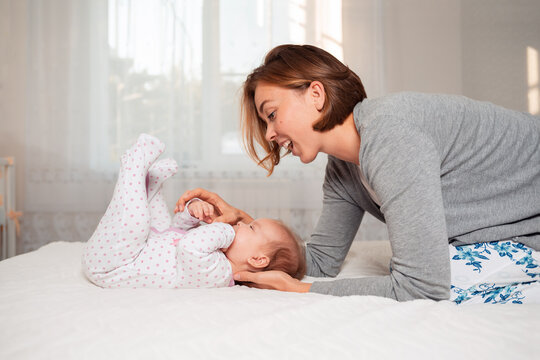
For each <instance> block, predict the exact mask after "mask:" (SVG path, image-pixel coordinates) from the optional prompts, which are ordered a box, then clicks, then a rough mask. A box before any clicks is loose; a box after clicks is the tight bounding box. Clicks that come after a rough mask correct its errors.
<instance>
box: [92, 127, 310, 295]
mask: <svg viewBox="0 0 540 360" xmlns="http://www.w3.org/2000/svg"><path fill="white" fill-rule="evenodd" d="M163 149H164V145H163V143H162V142H161V141H159V140H158V139H156V138H154V137H151V136H150V135H146V134H142V135H141V136H140V137H139V139H138V140H137V142H136V144H135V145H133V147H131V148H130V149H128V150H127V151H126V153H125V154H124V155H123V156H122V159H121V167H120V172H119V175H118V182H117V184H116V187H115V189H114V194H113V198H112V200H111V203H110V204H109V206H108V208H107V210H106V212H105V215H104V216H103V218H102V219H101V221H100V222H99V224H98V227H97V229H96V230H95V232H94V234H93V235H92V237H91V238H90V239H89V240H88V242H87V243H86V246H85V249H84V254H83V259H82V263H83V270H84V272H85V274H86V276H87V277H88V279H90V281H92V282H93V283H94V284H96V285H98V286H101V287H104V288H124V287H132V288H175V289H180V288H209V287H223V286H232V285H234V280H233V274H234V273H236V272H238V271H244V270H248V271H263V270H281V271H284V272H286V273H288V274H289V275H291V276H293V277H295V278H297V279H301V278H302V277H303V276H304V274H305V268H306V265H305V255H304V248H303V245H302V243H301V240H300V239H299V238H298V236H296V235H295V234H294V233H293V232H292V231H291V230H290V229H289V228H288V227H286V226H285V225H284V224H283V223H281V222H280V221H277V220H272V219H263V218H261V219H256V220H254V221H253V222H251V223H249V224H244V223H242V222H240V223H238V224H236V225H234V226H231V225H229V224H225V223H212V224H208V225H206V224H202V223H201V221H207V222H208V221H211V220H212V219H213V218H215V216H214V208H213V207H212V205H211V204H209V203H207V202H204V201H202V200H198V199H193V200H192V201H190V202H189V203H188V205H187V206H186V208H185V209H184V211H183V212H181V213H177V214H176V215H175V216H174V218H173V219H171V217H170V215H169V211H168V210H167V206H166V204H165V200H164V198H163V194H162V191H161V188H162V185H163V182H164V181H165V180H166V179H167V178H169V177H170V176H172V175H173V174H175V173H176V171H177V169H178V166H177V165H176V162H175V161H174V160H172V159H164V160H161V161H157V162H156V159H157V158H158V157H159V155H160V154H161V153H162V152H163Z"/></svg>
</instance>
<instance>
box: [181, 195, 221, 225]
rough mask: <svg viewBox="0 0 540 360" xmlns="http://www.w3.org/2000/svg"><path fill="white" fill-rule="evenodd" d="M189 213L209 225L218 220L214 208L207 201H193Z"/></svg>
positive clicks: (189, 206)
mask: <svg viewBox="0 0 540 360" xmlns="http://www.w3.org/2000/svg"><path fill="white" fill-rule="evenodd" d="M188 211H189V214H190V215H191V216H193V217H196V218H197V219H199V220H200V221H204V222H207V223H210V222H212V220H213V219H215V218H216V215H215V214H214V206H213V205H212V204H210V203H207V202H206V201H202V200H196V201H192V202H191V203H190V204H189V205H188Z"/></svg>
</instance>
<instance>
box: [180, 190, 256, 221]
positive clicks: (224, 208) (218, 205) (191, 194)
mask: <svg viewBox="0 0 540 360" xmlns="http://www.w3.org/2000/svg"><path fill="white" fill-rule="evenodd" d="M193 198H199V199H201V200H203V201H206V202H208V203H210V204H212V205H213V206H214V208H215V210H217V213H218V214H217V217H216V218H214V219H213V220H212V222H224V223H228V224H231V225H235V224H236V223H237V222H239V221H244V222H245V223H250V222H252V221H253V218H252V217H251V216H249V215H248V214H247V213H245V212H244V211H242V210H240V209H237V208H235V207H233V206H231V205H229V204H228V203H226V202H225V200H223V199H222V198H221V197H220V196H219V195H218V194H216V193H213V192H210V191H208V190H205V189H201V188H197V189H193V190H188V191H186V192H185V193H184V194H182V196H180V199H178V201H177V202H176V208H175V209H174V212H175V213H177V212H179V211H184V207H185V206H186V203H187V202H188V201H189V200H191V199H193Z"/></svg>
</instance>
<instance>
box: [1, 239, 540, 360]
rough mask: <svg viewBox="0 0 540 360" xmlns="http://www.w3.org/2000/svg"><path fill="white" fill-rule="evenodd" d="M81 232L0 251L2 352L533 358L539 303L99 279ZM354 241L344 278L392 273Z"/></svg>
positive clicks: (382, 257)
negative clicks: (0, 254) (87, 273)
mask: <svg viewBox="0 0 540 360" xmlns="http://www.w3.org/2000/svg"><path fill="white" fill-rule="evenodd" d="M82 246H83V244H82V243H61V242H57V243H52V244H49V245H47V246H45V247H43V248H41V249H40V250H38V251H34V252H31V253H28V254H25V255H20V256H16V257H14V258H11V259H8V260H5V261H2V262H0V359H236V358H240V359H287V358H290V359H407V358H411V359H412V358H415V359H418V358H420V359H422V358H425V359H460V358H465V359H472V358H474V359H509V358H512V359H538V358H540V305H471V306H457V305H454V304H453V303H450V302H435V301H428V300H417V301H411V302H405V303H399V302H396V301H393V300H389V299H384V298H378V297H370V296H364V297H362V296H350V297H341V298H340V297H333V296H329V295H320V294H296V293H285V292H278V291H271V290H259V289H251V288H247V287H242V286H234V287H231V288H220V289H209V290H145V289H136V290H133V289H119V290H105V289H101V288H98V287H96V286H94V285H92V284H91V283H90V282H88V281H87V280H86V279H85V278H84V276H83V274H82V273H81V266H80V257H81V252H82ZM389 257H390V248H389V245H388V243H387V242H379V241H373V242H355V243H354V245H353V247H352V249H351V252H350V254H349V256H348V258H347V260H346V262H345V264H344V267H343V270H342V272H341V274H340V277H352V276H368V275H382V274H386V273H387V272H388V270H387V269H388V260H389Z"/></svg>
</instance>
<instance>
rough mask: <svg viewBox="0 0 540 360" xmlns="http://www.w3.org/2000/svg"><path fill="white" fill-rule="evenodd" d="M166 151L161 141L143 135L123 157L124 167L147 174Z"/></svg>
mask: <svg viewBox="0 0 540 360" xmlns="http://www.w3.org/2000/svg"><path fill="white" fill-rule="evenodd" d="M164 149H165V144H163V143H162V142H161V141H160V140H159V139H157V138H155V137H153V136H150V135H148V134H141V135H139V138H138V139H137V142H136V143H135V144H134V145H133V146H132V147H131V148H129V149H128V150H126V152H125V153H124V155H122V165H123V166H124V167H133V166H135V167H136V168H137V169H142V171H143V172H146V171H147V170H148V168H149V167H150V165H152V163H153V162H154V161H155V160H156V159H157V158H158V157H159V155H161V153H162V152H163V150H164Z"/></svg>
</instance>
